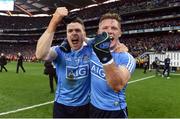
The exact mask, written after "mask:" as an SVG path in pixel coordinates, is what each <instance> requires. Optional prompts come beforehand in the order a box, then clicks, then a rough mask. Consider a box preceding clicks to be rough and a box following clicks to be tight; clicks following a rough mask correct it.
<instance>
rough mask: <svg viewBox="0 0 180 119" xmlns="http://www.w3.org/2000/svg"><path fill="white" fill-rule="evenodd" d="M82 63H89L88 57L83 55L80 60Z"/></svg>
mask: <svg viewBox="0 0 180 119" xmlns="http://www.w3.org/2000/svg"><path fill="white" fill-rule="evenodd" d="M82 61H83V62H84V63H88V62H89V56H88V55H84V56H83V58H82Z"/></svg>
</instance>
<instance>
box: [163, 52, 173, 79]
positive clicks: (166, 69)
mask: <svg viewBox="0 0 180 119" xmlns="http://www.w3.org/2000/svg"><path fill="white" fill-rule="evenodd" d="M170 63H171V60H170V58H169V55H167V58H165V59H164V71H163V74H162V77H164V76H166V77H167V79H169V78H170V77H169V73H170ZM165 73H166V75H165Z"/></svg>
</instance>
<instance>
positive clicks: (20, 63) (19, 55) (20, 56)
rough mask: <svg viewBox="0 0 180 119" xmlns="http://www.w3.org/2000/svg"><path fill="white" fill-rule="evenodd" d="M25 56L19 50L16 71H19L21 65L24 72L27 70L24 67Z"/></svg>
mask: <svg viewBox="0 0 180 119" xmlns="http://www.w3.org/2000/svg"><path fill="white" fill-rule="evenodd" d="M23 60H24V58H23V56H22V54H21V53H20V52H18V55H17V66H16V73H19V67H21V69H22V70H23V72H26V71H25V69H24V67H23Z"/></svg>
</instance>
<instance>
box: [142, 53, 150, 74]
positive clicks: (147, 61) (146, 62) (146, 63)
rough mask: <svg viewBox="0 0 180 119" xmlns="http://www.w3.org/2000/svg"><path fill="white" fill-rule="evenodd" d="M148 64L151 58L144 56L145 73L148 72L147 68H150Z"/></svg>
mask: <svg viewBox="0 0 180 119" xmlns="http://www.w3.org/2000/svg"><path fill="white" fill-rule="evenodd" d="M148 64H149V58H148V56H146V57H145V58H144V64H143V67H144V74H145V73H146V71H147V69H148Z"/></svg>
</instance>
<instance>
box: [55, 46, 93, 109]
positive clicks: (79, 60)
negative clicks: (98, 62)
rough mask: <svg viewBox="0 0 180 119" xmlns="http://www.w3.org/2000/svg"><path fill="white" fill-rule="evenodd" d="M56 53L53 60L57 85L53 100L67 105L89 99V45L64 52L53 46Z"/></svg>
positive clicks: (78, 104)
mask: <svg viewBox="0 0 180 119" xmlns="http://www.w3.org/2000/svg"><path fill="white" fill-rule="evenodd" d="M54 51H55V52H56V53H57V54H58V56H57V58H56V59H55V60H54V61H53V63H54V64H55V66H56V73H57V76H58V85H57V90H56V96H55V101H56V102H58V103H61V104H64V105H67V106H82V105H85V104H87V103H89V101H90V97H89V96H90V75H89V74H90V70H89V69H90V67H89V65H90V55H91V52H92V51H91V49H90V48H89V46H87V45H86V46H83V48H81V49H80V50H78V51H71V52H70V53H64V52H63V51H61V50H60V49H59V47H55V48H54Z"/></svg>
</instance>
